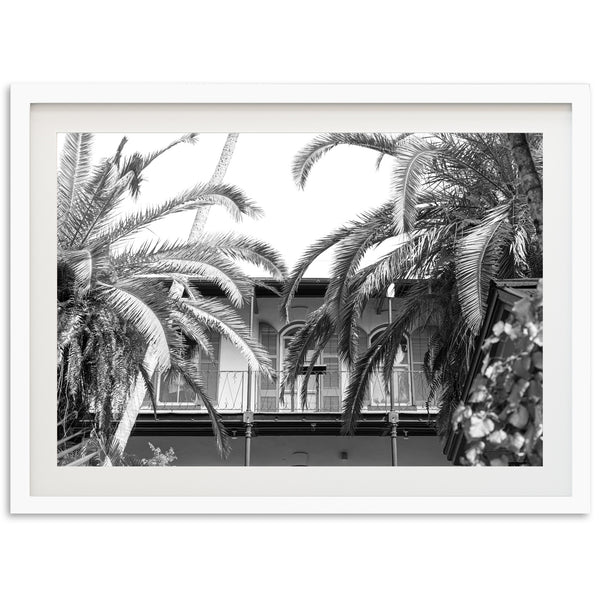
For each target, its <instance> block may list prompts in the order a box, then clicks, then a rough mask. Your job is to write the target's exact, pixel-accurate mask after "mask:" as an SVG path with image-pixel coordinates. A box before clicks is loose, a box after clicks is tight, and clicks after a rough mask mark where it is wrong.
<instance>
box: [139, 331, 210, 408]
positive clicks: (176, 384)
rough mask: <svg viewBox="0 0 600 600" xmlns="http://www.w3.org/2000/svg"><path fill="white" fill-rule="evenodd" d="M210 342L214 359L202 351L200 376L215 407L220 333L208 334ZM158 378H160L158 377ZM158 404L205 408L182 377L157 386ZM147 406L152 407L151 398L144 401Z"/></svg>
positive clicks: (163, 380)
mask: <svg viewBox="0 0 600 600" xmlns="http://www.w3.org/2000/svg"><path fill="white" fill-rule="evenodd" d="M207 337H208V341H209V342H210V345H211V346H212V350H213V357H212V358H211V357H210V356H209V355H208V354H206V353H204V352H202V351H200V352H199V353H198V354H199V356H198V361H199V365H198V368H199V374H200V377H201V378H202V381H203V383H204V391H205V392H206V394H207V396H208V397H209V398H210V399H211V400H212V401H213V403H214V404H215V406H216V405H217V401H218V392H219V389H218V388H219V357H220V353H221V336H220V335H219V333H217V332H214V331H210V332H207ZM156 377H157V378H158V376H156ZM156 400H157V404H163V405H170V406H173V405H174V406H183V405H187V406H188V407H189V405H198V407H199V408H201V407H203V406H204V405H203V404H202V401H201V400H199V399H198V398H197V397H196V394H194V392H193V391H192V390H191V388H190V387H189V386H188V385H187V384H186V383H185V382H184V381H183V380H182V378H181V376H174V377H170V378H167V377H162V378H161V380H160V384H159V385H156ZM144 405H145V406H148V407H149V406H151V402H150V398H146V400H144Z"/></svg>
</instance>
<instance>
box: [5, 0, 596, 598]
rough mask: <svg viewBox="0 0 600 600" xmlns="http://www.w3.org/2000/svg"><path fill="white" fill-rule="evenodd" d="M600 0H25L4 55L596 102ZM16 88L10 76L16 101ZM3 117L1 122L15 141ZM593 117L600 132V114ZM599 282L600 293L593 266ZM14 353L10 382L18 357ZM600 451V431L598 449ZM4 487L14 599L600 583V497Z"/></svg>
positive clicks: (547, 591) (93, 72) (537, 590)
mask: <svg viewBox="0 0 600 600" xmlns="http://www.w3.org/2000/svg"><path fill="white" fill-rule="evenodd" d="M591 7H592V5H591V4H590V3H587V2H579V1H576V0H572V1H571V2H569V3H568V4H561V5H552V4H551V3H549V2H529V3H527V4H526V3H524V2H523V1H522V0H521V1H516V2H515V1H512V0H505V1H504V2H502V3H493V4H485V3H481V2H477V1H476V2H461V1H459V0H455V1H454V2H433V1H432V0H430V1H429V2H422V3H417V2H410V3H404V2H399V1H398V0H393V1H390V2H377V1H376V0H371V1H370V2H349V1H346V2H340V3H333V2H329V3H327V2H324V1H323V0H321V1H320V2H312V1H310V0H304V1H303V2H301V3H293V4H292V3H284V2H260V1H258V0H255V1H252V2H239V3H233V2H226V1H224V0H221V1H220V2H213V3H210V4H207V5H205V4H204V3H200V2H197V1H196V2H177V1H175V0H170V1H169V2H160V3H151V2H149V1H146V2H131V1H130V2H127V3H125V2H123V1H120V2H112V1H109V0H105V1H104V2H102V3H91V4H90V3H84V2H61V1H59V0H55V1H53V2H39V3H34V2H20V3H17V2H15V1H13V2H11V3H10V4H9V5H8V6H5V7H3V19H2V20H3V25H4V27H3V32H2V36H0V44H1V48H0V49H1V52H0V56H1V57H2V59H1V67H0V69H1V70H2V76H3V79H2V82H3V83H4V85H5V86H7V85H8V84H9V83H11V82H27V81H34V82H52V81H59V82H95V81H114V82H128V81H143V82H154V81H165V82H167V81H168V82H184V81H206V82H240V83H241V82H271V83H275V82H331V83H335V82H352V83H358V82H361V83H369V82H372V83H384V82H389V83H431V82H439V83H485V82H490V83H492V82H495V83H536V82H540V83H542V82H543V83H557V82H560V83H586V82H587V83H591V84H592V86H593V87H592V94H593V96H594V99H593V110H594V112H595V109H597V104H598V102H597V99H596V97H595V92H596V89H597V86H599V85H600V74H598V73H599V72H598V69H597V58H596V57H597V54H598V50H599V48H598V42H597V39H598V35H597V31H596V29H597V19H596V18H594V15H593V14H592V13H591V11H590V8H591ZM7 99H8V94H7V92H6V89H5V93H4V94H3V96H2V101H3V103H4V107H5V114H7V113H6V107H7V104H8V102H7ZM7 124H8V119H7V118H5V119H3V120H2V123H1V125H0V126H1V127H2V128H3V139H4V140H6V139H7V137H8V130H7ZM594 129H595V131H594V134H595V135H594V140H595V139H596V138H597V136H596V134H597V125H596V123H595V122H594ZM7 148H8V144H7V143H5V144H3V145H2V150H1V151H2V152H3V153H5V154H6V153H7ZM3 158H4V160H0V169H2V174H3V181H7V180H8V175H7V169H8V157H3ZM5 189H8V187H7V185H6V186H5ZM5 206H7V203H5ZM6 211H7V209H6V208H5V212H6ZM596 216H597V214H596V211H594V225H597V223H596V220H597V219H596ZM5 231H6V230H5ZM5 239H6V240H7V237H6V236H5ZM5 247H7V241H6V242H5ZM2 268H3V269H4V270H5V271H6V262H4V263H3V265H2ZM5 277H6V274H5ZM593 287H594V293H595V292H596V287H597V281H595V282H594V286H593ZM596 295H597V294H595V296H596ZM4 300H5V299H4V298H3V301H4ZM5 314H6V313H5ZM3 338H6V336H3ZM592 359H593V360H594V359H595V357H592ZM2 368H3V372H2V373H1V374H0V376H1V377H2V381H7V371H6V361H3V363H2ZM596 422H597V419H596V418H595V417H594V424H596ZM7 430H8V427H7V426H6V427H5V430H4V431H5V432H7ZM5 447H7V445H6V446H5ZM596 458H597V448H596V447H595V448H594V456H593V465H596V464H598V463H597V460H596ZM6 465H7V460H5V461H2V469H4V470H6ZM3 475H4V477H3V478H2V480H3V481H4V482H7V475H6V473H3ZM7 497H8V495H7V494H5V495H4V500H5V503H4V511H3V514H2V515H1V516H0V519H1V520H0V527H1V528H2V530H1V531H0V548H1V549H2V552H3V554H4V556H3V557H1V558H0V564H1V565H2V581H1V586H2V587H1V589H2V595H5V594H6V595H7V596H12V595H15V596H16V597H18V598H25V597H40V598H44V599H46V598H70V597H73V596H76V597H77V596H80V597H83V598H86V599H88V598H89V599H92V598H93V599H95V598H106V597H107V596H108V597H113V598H130V597H133V596H134V595H135V596H136V597H141V598H169V600H176V599H177V600H178V599H179V598H185V597H188V596H190V597H201V598H209V597H210V598H211V599H212V598H217V597H219V598H230V597H240V596H242V595H243V596H244V597H246V598H252V597H259V598H268V597H273V598H275V597H277V598H280V597H284V598H286V599H287V598H306V597H309V596H314V597H326V596H331V597H337V596H342V597H350V598H353V597H357V598H358V597H362V598H369V597H375V596H377V597H399V596H403V597H412V598H439V597H440V596H441V595H443V597H444V598H465V597H472V596H479V597H482V598H486V599H487V598H494V599H495V598H505V597H506V595H507V594H508V595H519V597H527V596H528V595H532V596H533V594H535V596H536V597H540V596H543V597H560V596H563V595H570V596H573V595H581V596H582V597H585V598H588V597H590V598H591V597H594V596H595V595H597V593H598V592H597V590H598V587H600V586H599V584H598V574H597V556H598V551H599V548H598V546H599V542H598V540H600V526H599V523H600V517H598V515H597V514H593V515H591V516H587V517H567V516H564V517H548V516H542V517H532V516H527V517H518V516H511V517H496V516H489V517H487V516H477V517H464V516H463V517H458V516H448V517H445V516H437V517H428V516H421V517H416V516H411V517H354V518H350V517H252V518H250V517H212V516H211V517H204V518H202V517H193V518H192V517H131V516H128V517H86V516H82V517H57V516H52V517H23V516H21V517H9V516H8V515H7V511H8V504H7ZM597 504H598V503H597V502H594V507H595V508H596V507H597ZM577 590H580V592H579V593H578V591H577Z"/></svg>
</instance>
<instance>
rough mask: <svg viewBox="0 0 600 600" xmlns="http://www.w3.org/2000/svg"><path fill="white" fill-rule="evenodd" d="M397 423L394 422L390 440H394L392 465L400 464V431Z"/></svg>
mask: <svg viewBox="0 0 600 600" xmlns="http://www.w3.org/2000/svg"><path fill="white" fill-rule="evenodd" d="M397 427H398V426H397V425H396V423H394V424H392V432H391V433H390V440H391V442H392V467H397V466H398V443H397V440H398V431H397Z"/></svg>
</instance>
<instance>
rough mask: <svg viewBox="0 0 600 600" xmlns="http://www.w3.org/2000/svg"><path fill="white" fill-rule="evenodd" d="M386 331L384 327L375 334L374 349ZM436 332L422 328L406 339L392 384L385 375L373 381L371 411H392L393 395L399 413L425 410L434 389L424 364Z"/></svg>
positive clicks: (395, 363) (371, 342)
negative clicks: (426, 375) (430, 393)
mask: <svg viewBox="0 0 600 600" xmlns="http://www.w3.org/2000/svg"><path fill="white" fill-rule="evenodd" d="M385 329H386V328H385V326H382V327H381V328H378V329H377V330H375V331H374V332H373V333H372V334H371V336H370V339H369V342H370V345H373V344H377V341H378V339H379V337H380V336H381V334H382V333H383V331H385ZM432 331H433V330H432V328H429V327H424V328H419V329H417V330H415V331H413V333H411V335H410V336H409V337H405V338H404V340H403V342H402V344H401V345H400V348H399V349H398V353H397V355H396V359H395V361H394V369H393V372H392V376H391V379H390V381H389V382H386V381H385V378H384V375H383V372H382V371H379V372H378V373H376V374H375V375H374V376H373V377H372V379H371V387H370V399H369V400H370V401H369V404H368V406H367V410H372V411H382V410H389V409H390V408H391V401H390V400H391V399H390V392H391V394H392V399H393V407H394V409H395V410H399V409H400V410H403V409H404V410H406V409H407V408H412V409H414V408H423V407H425V404H426V402H427V398H428V395H429V389H430V387H429V384H428V383H427V380H426V378H425V372H424V362H425V354H426V352H427V349H428V347H429V340H430V337H431V334H432ZM386 384H387V385H386ZM387 388H389V391H388V389H387Z"/></svg>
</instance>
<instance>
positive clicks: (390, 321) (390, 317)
mask: <svg viewBox="0 0 600 600" xmlns="http://www.w3.org/2000/svg"><path fill="white" fill-rule="evenodd" d="M388 294H389V290H388ZM391 324H392V297H391V296H389V295H388V325H391ZM393 373H394V369H393V367H392V375H390V380H389V382H388V385H389V387H390V411H391V412H393V410H394V375H393Z"/></svg>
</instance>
